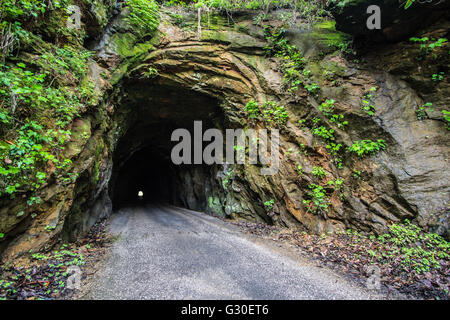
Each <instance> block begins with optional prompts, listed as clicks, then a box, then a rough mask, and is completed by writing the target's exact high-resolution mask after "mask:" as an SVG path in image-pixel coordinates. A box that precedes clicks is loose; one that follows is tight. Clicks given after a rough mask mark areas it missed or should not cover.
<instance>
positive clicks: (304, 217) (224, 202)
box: [0, 11, 450, 259]
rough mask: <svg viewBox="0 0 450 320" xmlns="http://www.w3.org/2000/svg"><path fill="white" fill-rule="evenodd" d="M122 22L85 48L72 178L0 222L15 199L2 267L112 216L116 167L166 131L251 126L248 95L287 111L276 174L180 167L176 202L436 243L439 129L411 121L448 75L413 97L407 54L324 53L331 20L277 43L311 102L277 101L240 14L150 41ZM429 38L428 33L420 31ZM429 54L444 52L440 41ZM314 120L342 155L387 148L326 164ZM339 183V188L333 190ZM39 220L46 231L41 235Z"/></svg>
mask: <svg viewBox="0 0 450 320" xmlns="http://www.w3.org/2000/svg"><path fill="white" fill-rule="evenodd" d="M126 14H127V13H126V11H122V13H121V14H120V15H118V16H116V17H115V18H114V20H113V21H111V23H110V24H109V25H108V27H107V28H106V29H104V31H103V33H102V35H101V36H100V37H99V40H98V43H97V44H98V45H94V46H93V48H95V49H96V52H97V55H96V57H95V59H94V60H95V61H92V68H91V70H92V74H91V79H90V81H92V82H93V83H95V87H96V90H98V93H99V95H100V96H102V97H103V98H102V99H101V100H100V102H99V103H98V105H97V106H96V107H95V110H94V111H91V112H87V113H86V114H83V115H82V116H81V117H80V119H78V120H77V121H75V122H74V123H73V124H72V131H73V133H74V134H73V135H72V141H71V142H70V143H69V145H68V146H67V148H66V152H67V155H68V157H70V158H71V159H72V160H73V171H74V173H76V174H77V176H78V178H77V179H76V181H75V182H74V183H68V184H67V185H56V184H49V185H47V186H45V187H44V188H43V189H42V192H41V193H42V203H41V204H40V205H39V206H35V207H34V209H35V210H36V212H37V211H39V212H40V214H39V215H37V218H32V216H31V215H29V216H26V218H22V220H20V219H18V218H13V217H12V216H11V215H9V214H8V212H16V211H17V210H16V208H15V207H17V206H20V205H21V203H20V201H14V202H10V203H8V204H6V205H4V206H2V209H1V210H2V211H1V212H0V219H2V220H1V221H0V225H1V226H2V230H4V231H6V232H5V233H6V234H7V236H8V242H7V244H8V246H6V245H4V246H3V248H2V249H4V252H3V257H4V258H5V259H7V258H10V257H13V256H16V255H18V254H20V253H23V252H28V251H29V250H30V249H34V250H35V249H40V248H44V247H45V246H46V245H49V244H51V242H52V241H56V240H57V239H59V238H60V237H61V236H63V237H65V238H66V239H75V238H76V237H77V236H79V235H81V234H83V232H85V231H86V230H87V229H88V228H89V227H90V226H91V225H92V224H93V223H94V222H95V221H96V220H98V219H99V218H100V217H103V216H106V215H108V214H110V212H111V208H112V203H111V199H113V200H114V199H115V198H114V197H115V195H114V193H115V192H116V195H117V190H120V185H119V187H118V184H117V182H118V181H119V182H120V172H121V170H122V169H123V167H124V164H125V163H126V161H127V160H128V159H130V158H131V157H132V156H133V155H135V154H137V153H138V152H139V151H140V150H142V149H144V148H153V149H152V150H155V151H154V156H155V157H158V158H160V159H161V160H167V159H168V152H170V144H168V143H167V141H168V139H169V137H170V132H171V130H172V129H173V128H180V127H181V128H183V127H187V126H189V124H192V122H193V120H199V119H201V120H205V123H207V124H208V125H209V126H211V127H213V126H214V127H218V128H220V129H225V128H240V127H244V126H248V127H250V126H257V127H258V126H261V123H256V124H255V123H253V122H251V121H249V119H248V117H247V114H246V113H245V111H244V106H245V104H246V103H247V102H248V101H249V100H250V99H255V100H256V101H258V102H261V103H262V102H264V101H268V100H273V101H276V102H277V103H278V104H279V105H284V106H286V108H287V110H288V112H289V116H290V119H289V121H288V123H287V125H286V126H285V127H283V128H282V131H281V133H282V136H281V141H280V149H281V166H280V169H279V171H278V173H277V174H275V175H273V176H262V175H260V171H259V167H258V166H255V165H242V166H240V165H223V166H222V165H214V166H211V167H205V166H202V167H195V168H189V167H178V168H175V169H174V173H173V174H171V175H170V177H169V176H168V179H169V178H170V179H173V181H174V183H173V186H174V188H173V191H172V198H173V202H174V203H177V204H181V205H184V206H186V207H188V208H191V209H195V210H203V211H205V212H208V213H210V214H215V215H221V216H228V217H242V218H245V219H250V220H254V221H265V222H267V223H273V224H278V225H283V226H290V227H302V228H305V229H307V230H309V231H311V232H316V233H323V232H333V231H336V230H344V229H346V228H356V229H358V230H361V231H364V232H369V233H382V232H384V231H385V230H386V228H387V226H388V224H389V223H391V222H394V221H399V220H402V219H404V218H408V219H412V220H414V221H416V222H417V223H419V224H420V225H422V226H423V227H426V228H430V229H431V230H433V231H437V232H439V233H440V234H446V232H448V212H447V211H446V208H447V203H448V200H449V191H450V190H449V181H450V179H449V178H450V177H449V173H448V172H447V171H446V170H445V169H444V168H446V167H448V156H449V148H448V145H449V143H448V142H449V141H448V131H447V130H446V128H445V123H444V122H443V121H442V117H440V118H438V114H437V113H436V115H435V116H433V115H430V117H429V119H428V120H426V121H419V120H418V119H417V116H416V112H415V111H416V110H417V108H418V107H419V106H421V105H423V103H424V102H426V101H430V100H432V102H433V103H435V104H436V106H437V107H438V108H437V109H436V112H439V111H440V110H441V109H442V108H444V106H445V104H446V103H447V104H448V97H449V85H448V79H447V78H445V80H443V81H442V82H439V84H437V85H436V86H434V85H435V83H433V87H432V88H430V90H428V91H427V90H421V89H420V86H421V85H420V84H421V83H423V82H422V81H423V80H424V78H421V76H422V75H421V72H420V69H415V68H416V67H417V66H416V65H415V64H414V63H413V62H412V60H411V59H409V58H405V57H404V56H403V54H404V52H408V54H409V53H411V55H414V50H415V49H414V48H413V47H408V45H405V44H404V43H403V44H396V45H393V46H391V47H385V48H383V49H382V50H378V51H373V52H372V53H371V54H369V55H367V56H365V57H364V61H362V62H360V63H356V62H355V61H348V60H347V59H346V58H345V56H344V55H343V54H342V52H341V51H340V50H338V46H336V44H338V43H340V42H342V41H344V40H345V39H346V36H345V35H344V34H342V33H339V32H336V30H335V29H334V25H333V23H325V24H322V25H317V26H316V27H315V28H312V29H307V30H303V29H302V30H299V29H296V28H293V29H291V30H288V33H287V35H288V37H289V39H290V40H291V42H292V43H295V44H296V45H298V47H300V48H301V49H302V50H303V51H304V52H305V53H306V56H307V60H306V66H305V70H309V72H310V77H311V78H310V81H311V82H314V83H316V84H317V85H318V86H319V87H320V91H318V92H317V93H316V94H310V93H308V91H307V90H305V89H304V88H300V89H298V90H297V91H295V92H293V93H288V92H286V90H285V88H284V87H283V75H282V74H281V72H280V67H279V62H280V61H279V60H278V59H275V58H269V57H267V56H266V55H265V50H264V47H265V46H266V40H265V39H264V36H263V34H262V30H261V29H260V28H258V27H256V26H255V25H254V23H253V20H252V17H251V16H245V15H243V16H240V17H239V18H238V19H235V20H236V21H235V23H236V24H229V23H228V21H227V20H226V19H221V18H216V19H213V21H214V23H213V24H211V23H210V24H209V25H208V24H207V23H205V24H204V25H203V28H202V32H201V34H199V33H198V32H197V30H196V29H195V23H196V20H194V19H191V20H189V18H188V17H189V16H188V15H187V16H186V17H187V18H186V19H187V22H186V23H187V27H186V26H184V27H181V26H178V25H177V24H176V23H175V21H173V19H172V18H171V17H170V16H169V15H167V16H164V17H163V23H161V24H160V27H159V30H158V32H157V33H156V34H155V35H153V36H152V37H151V39H150V38H144V39H140V38H139V37H137V36H136V35H135V34H133V30H130V29H129V27H127V26H126V25H125V24H124V22H123V16H125V15H126ZM337 21H338V26H339V25H340V24H341V25H342V23H341V22H340V21H339V18H337ZM268 23H270V22H268ZM343 29H345V28H343ZM436 29H439V26H434V27H431V29H430V30H436ZM402 46H406V47H402ZM401 48H403V49H405V50H406V51H405V50H403V49H401ZM439 50H442V52H444V51H445V50H447V51H448V46H444V47H442V48H440V49H439ZM439 52H440V53H439V54H441V51H439ZM446 59H447V60H440V64H439V65H442V66H443V67H445V68H448V54H447V55H446ZM386 65H388V67H386ZM417 70H419V71H417ZM446 70H447V69H446ZM430 85H431V84H430ZM372 87H376V88H377V90H376V91H375V92H374V93H373V101H372V104H373V105H374V108H375V111H374V115H373V116H370V115H368V114H367V113H366V112H364V111H362V110H361V105H362V100H363V99H364V96H365V95H366V94H367V93H368V92H371V91H370V89H371V88H372ZM325 99H334V100H335V101H336V103H335V108H336V111H337V112H339V113H340V114H342V115H344V116H345V119H346V120H347V121H348V128H347V129H346V130H341V129H339V128H337V127H336V126H335V124H333V123H332V122H330V121H329V120H328V119H327V118H326V117H324V115H323V114H322V113H321V112H320V111H319V109H318V106H319V105H320V103H322V102H323V101H325ZM314 119H320V121H322V122H323V123H326V125H327V126H329V127H330V128H333V129H334V130H335V134H336V142H339V143H341V144H342V145H343V146H344V148H345V147H349V146H351V145H352V143H353V142H355V141H357V140H358V141H359V140H364V139H371V140H376V139H384V140H385V141H386V143H387V149H386V150H385V151H383V152H380V153H378V154H377V155H375V156H371V157H368V158H364V159H360V158H358V157H355V156H354V155H352V154H350V153H345V154H344V156H343V159H342V168H338V166H337V165H336V163H335V162H334V157H333V156H332V155H331V154H330V153H329V152H328V151H327V148H326V145H325V143H324V142H323V140H321V139H320V138H319V137H317V136H315V135H313V134H312V128H311V127H308V126H306V125H302V123H311V122H312V121H313V120H314ZM299 120H301V121H300V122H299ZM152 152H153V151H152ZM167 161H168V160H167ZM314 167H322V168H323V170H324V171H325V172H326V176H325V177H324V178H320V177H318V176H317V175H315V174H314V173H313V170H314ZM299 168H300V169H299ZM147 169H148V168H147ZM341 179H342V181H343V184H342V187H341V188H336V187H333V184H332V183H334V181H336V180H341ZM312 184H316V185H323V186H324V192H325V193H326V196H327V198H328V199H329V209H328V210H327V211H326V212H324V213H314V212H313V211H311V210H310V209H308V206H307V205H306V204H305V203H304V200H307V199H310V193H311V188H310V185H312ZM267 202H269V203H270V202H271V203H272V205H267V204H265V203H267ZM5 217H6V218H5ZM5 219H7V220H5ZM5 225H6V226H7V228H5V227H4V226H5ZM48 225H51V226H54V228H51V229H48V230H46V229H45V227H46V226H48ZM30 240H31V241H30ZM4 243H5V244H6V242H4Z"/></svg>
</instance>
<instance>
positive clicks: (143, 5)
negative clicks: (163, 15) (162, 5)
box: [126, 0, 160, 37]
mask: <svg viewBox="0 0 450 320" xmlns="http://www.w3.org/2000/svg"><path fill="white" fill-rule="evenodd" d="M127 6H128V7H129V8H130V13H129V15H128V16H127V17H126V22H127V23H128V24H129V25H130V26H131V27H134V29H135V30H136V32H137V33H138V35H139V36H141V37H143V36H145V35H147V34H151V33H152V32H154V31H155V30H156V29H157V28H158V26H159V21H160V15H159V7H158V4H157V3H156V1H154V0H127Z"/></svg>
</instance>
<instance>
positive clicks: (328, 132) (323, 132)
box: [312, 126, 334, 140]
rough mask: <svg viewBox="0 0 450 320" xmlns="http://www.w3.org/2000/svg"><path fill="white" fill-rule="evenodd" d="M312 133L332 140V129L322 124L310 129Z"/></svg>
mask: <svg viewBox="0 0 450 320" xmlns="http://www.w3.org/2000/svg"><path fill="white" fill-rule="evenodd" d="M312 133H313V135H316V136H319V137H321V138H323V139H324V140H334V130H333V129H327V128H326V127H324V126H320V127H318V128H314V129H313V130H312Z"/></svg>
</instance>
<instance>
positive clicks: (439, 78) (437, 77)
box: [431, 71, 444, 82]
mask: <svg viewBox="0 0 450 320" xmlns="http://www.w3.org/2000/svg"><path fill="white" fill-rule="evenodd" d="M443 79H444V72H442V71H441V72H439V73H434V74H433V75H432V76H431V80H433V81H436V82H439V81H442V80H443Z"/></svg>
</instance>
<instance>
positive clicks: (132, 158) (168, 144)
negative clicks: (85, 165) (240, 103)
mask: <svg viewBox="0 0 450 320" xmlns="http://www.w3.org/2000/svg"><path fill="white" fill-rule="evenodd" d="M130 81H131V80H130ZM126 88H127V91H128V92H127V95H126V96H127V99H126V100H124V101H122V103H123V105H124V106H126V107H124V108H123V110H124V111H123V114H122V115H121V117H122V118H123V119H124V121H123V123H124V124H125V125H126V128H127V129H126V131H125V132H124V134H123V135H122V136H121V137H120V139H119V141H118V145H117V148H116V150H115V152H114V157H113V174H112V177H111V180H110V183H109V193H110V198H111V199H112V203H113V211H117V210H118V209H120V208H122V207H125V206H141V205H146V204H149V203H170V204H174V205H178V206H182V207H187V208H189V209H196V210H202V209H203V208H204V207H205V205H206V203H207V199H206V193H207V192H208V191H207V189H208V188H209V189H211V184H214V183H216V182H215V178H214V175H215V172H216V170H215V169H217V168H214V165H212V166H207V165H175V164H173V163H172V160H171V157H170V155H171V149H172V147H173V146H174V145H176V144H177V143H178V142H172V141H171V134H172V132H173V131H174V130H175V129H179V128H184V129H187V130H189V131H190V132H191V136H192V137H193V127H194V121H199V120H201V121H202V126H203V128H202V129H203V132H204V131H205V130H206V129H208V128H218V129H223V128H224V127H226V125H227V124H226V123H225V118H224V112H223V109H222V108H221V106H220V102H219V101H218V100H217V99H216V98H212V97H211V96H208V95H206V94H204V93H201V92H198V91H194V90H192V89H188V88H184V87H180V86H179V85H176V84H174V83H168V84H167V83H165V84H161V83H157V84H155V83H149V82H148V81H147V82H146V81H143V82H142V81H140V80H136V79H134V80H132V81H131V82H130V83H129V84H128V85H127V86H126ZM139 192H142V196H139Z"/></svg>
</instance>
